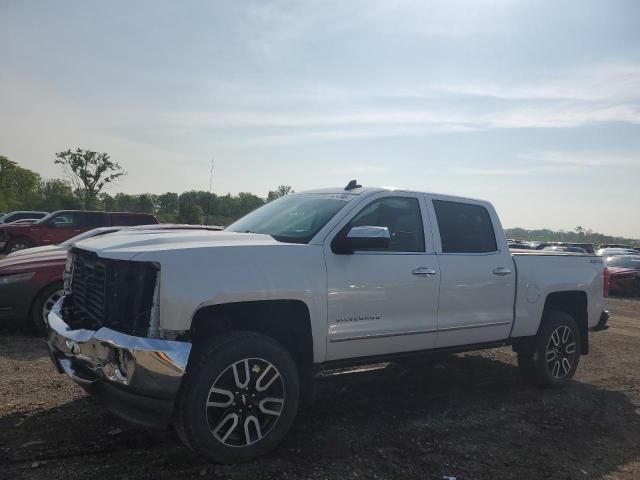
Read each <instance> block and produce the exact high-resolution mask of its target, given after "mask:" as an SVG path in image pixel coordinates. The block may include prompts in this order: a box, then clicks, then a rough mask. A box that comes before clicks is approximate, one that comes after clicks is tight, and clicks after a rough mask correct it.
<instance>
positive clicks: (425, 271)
mask: <svg viewBox="0 0 640 480" xmlns="http://www.w3.org/2000/svg"><path fill="white" fill-rule="evenodd" d="M411 273H412V274H413V275H422V276H423V277H430V276H431V275H435V274H436V273H438V272H436V269H435V268H429V267H418V268H415V269H413V270H412V271H411Z"/></svg>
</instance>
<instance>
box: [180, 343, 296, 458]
mask: <svg viewBox="0 0 640 480" xmlns="http://www.w3.org/2000/svg"><path fill="white" fill-rule="evenodd" d="M299 397H300V381H299V377H298V371H297V368H296V365H295V362H294V361H293V359H292V358H291V355H290V354H289V352H288V351H287V350H286V349H285V348H284V347H283V346H282V345H280V344H279V343H278V342H277V341H275V340H274V339H272V338H270V337H267V336H264V335H261V334H258V333H253V332H232V333H228V334H224V335H221V336H220V337H219V338H217V339H216V340H215V341H214V342H213V344H212V345H211V347H210V348H209V349H208V351H206V352H205V353H204V354H203V355H201V356H200V357H199V359H198V361H197V362H196V364H195V365H193V366H192V367H190V368H189V370H188V372H187V376H186V377H185V383H184V387H183V390H182V392H181V396H180V399H179V401H178V418H177V419H176V421H177V422H178V423H179V425H176V427H177V428H176V429H177V430H178V432H179V433H180V436H181V437H182V438H183V439H184V440H185V443H186V444H187V446H189V447H191V448H192V449H193V450H195V452H196V453H198V454H199V455H201V456H203V457H205V458H207V459H208V460H210V461H212V462H216V463H239V462H246V461H249V460H253V459H256V458H258V457H260V456H262V455H264V454H266V453H267V452H269V451H270V450H272V449H273V448H275V447H276V446H277V445H278V443H279V442H280V440H282V438H283V437H284V435H285V434H286V433H287V431H288V430H289V428H290V427H291V424H292V423H293V420H294V418H295V416H296V413H297V410H298V403H299Z"/></svg>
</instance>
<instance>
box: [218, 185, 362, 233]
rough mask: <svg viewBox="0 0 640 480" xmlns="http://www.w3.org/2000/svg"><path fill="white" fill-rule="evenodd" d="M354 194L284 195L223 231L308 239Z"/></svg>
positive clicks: (353, 196)
mask: <svg viewBox="0 0 640 480" xmlns="http://www.w3.org/2000/svg"><path fill="white" fill-rule="evenodd" d="M355 197H356V195H353V194H349V193H303V194H293V195H287V196H285V197H282V198H279V199H278V200H275V201H273V202H271V203H267V204H266V205H265V206H263V207H260V208H259V209H257V210H255V211H253V212H251V213H250V214H248V215H246V216H244V217H242V218H241V219H240V220H238V221H237V222H235V223H233V224H232V225H230V226H229V227H227V228H226V231H228V232H243V233H263V234H265V235H271V236H272V237H273V238H275V239H276V240H278V241H280V242H290V243H308V242H309V241H310V240H311V239H312V238H313V237H314V236H315V234H316V233H318V232H319V231H320V229H321V228H322V227H324V226H325V225H326V223H327V222H328V221H329V220H330V219H331V218H332V217H333V216H334V215H335V214H336V213H338V212H339V211H340V210H341V209H342V208H343V207H344V206H345V205H346V204H347V203H348V202H349V201H350V200H352V199H353V198H355Z"/></svg>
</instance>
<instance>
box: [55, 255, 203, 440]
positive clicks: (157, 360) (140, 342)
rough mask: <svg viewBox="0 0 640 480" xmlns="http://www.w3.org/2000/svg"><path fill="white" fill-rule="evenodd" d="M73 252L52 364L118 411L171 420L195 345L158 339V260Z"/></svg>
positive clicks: (162, 422) (58, 309)
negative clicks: (110, 257)
mask: <svg viewBox="0 0 640 480" xmlns="http://www.w3.org/2000/svg"><path fill="white" fill-rule="evenodd" d="M70 257H71V258H72V260H71V261H70V262H69V264H68V268H67V271H66V272H65V287H66V288H65V290H66V295H65V297H64V298H63V299H61V300H60V301H59V302H58V303H57V304H56V305H55V307H54V308H53V310H52V311H51V313H50V315H49V319H48V324H49V325H48V326H49V339H48V345H49V350H50V352H51V358H52V361H53V363H54V364H55V366H56V367H57V368H58V370H59V371H60V372H61V373H62V372H64V373H66V374H67V375H69V376H70V377H71V378H72V379H73V380H74V381H76V383H78V384H79V385H81V386H82V387H83V388H85V389H86V390H87V391H88V392H90V393H91V394H93V395H94V396H95V397H96V398H97V399H98V400H99V401H100V402H102V403H104V404H105V405H106V406H107V408H108V409H109V410H111V411H112V412H113V413H115V414H117V415H119V416H121V417H123V418H125V419H127V420H129V421H131V422H133V423H137V424H141V425H145V426H157V427H162V426H166V425H167V424H169V423H170V421H171V415H172V412H173V404H174V401H175V398H176V396H177V394H178V391H179V389H180V385H181V382H182V377H183V376H184V374H185V369H186V366H187V361H188V359H189V354H190V352H191V344H190V343H189V342H181V341H175V340H167V339H162V338H158V337H159V331H160V330H159V294H160V293H159V292H160V283H159V282H160V269H159V266H158V265H157V264H154V263H151V262H135V261H122V260H112V259H103V258H100V257H98V256H97V255H96V254H94V253H92V252H87V251H83V250H78V249H75V250H74V251H73V252H72V255H70Z"/></svg>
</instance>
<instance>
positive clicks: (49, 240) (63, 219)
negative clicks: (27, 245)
mask: <svg viewBox="0 0 640 480" xmlns="http://www.w3.org/2000/svg"><path fill="white" fill-rule="evenodd" d="M77 217H78V213H77V212H61V213H60V214H59V215H56V216H55V217H53V218H52V219H50V220H49V222H47V224H45V225H42V227H43V228H42V236H41V237H40V238H41V243H42V245H57V244H59V243H62V242H64V241H65V240H66V239H68V238H71V237H75V236H76V235H78V234H79V233H81V232H83V231H84V230H83V229H82V228H81V227H80V226H78V218H77Z"/></svg>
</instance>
